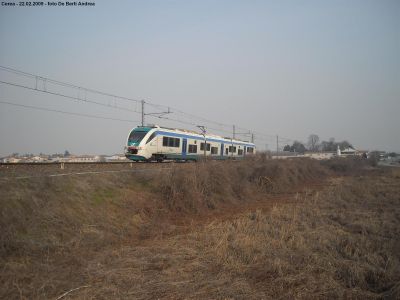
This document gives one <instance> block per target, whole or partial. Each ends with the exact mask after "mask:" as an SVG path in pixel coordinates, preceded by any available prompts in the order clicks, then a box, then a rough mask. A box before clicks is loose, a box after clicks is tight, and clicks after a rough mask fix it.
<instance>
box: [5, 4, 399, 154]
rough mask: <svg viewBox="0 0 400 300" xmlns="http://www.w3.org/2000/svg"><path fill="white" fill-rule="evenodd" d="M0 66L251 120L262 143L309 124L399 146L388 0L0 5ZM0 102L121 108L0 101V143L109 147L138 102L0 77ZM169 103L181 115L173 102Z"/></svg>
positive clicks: (298, 134) (394, 18)
mask: <svg viewBox="0 0 400 300" xmlns="http://www.w3.org/2000/svg"><path fill="white" fill-rule="evenodd" d="M16 2H17V1H16ZM0 65H2V66H7V67H11V68H15V69H18V70H23V71H26V72H30V73H34V74H39V75H42V76H46V77H49V78H53V79H57V80H60V81H64V82H69V83H73V84H76V85H80V86H83V87H88V88H93V89H98V90H101V91H105V92H109V93H114V94H116V95H120V96H126V97H130V98H134V99H139V100H140V99H145V100H146V101H150V102H152V103H157V104H161V105H166V106H171V107H173V108H174V109H179V110H181V111H184V112H188V113H191V114H196V115H199V116H202V117H204V118H207V119H210V120H215V121H217V122H220V123H224V124H235V125H236V126H238V127H242V128H247V129H251V130H254V131H256V132H257V133H256V134H255V139H256V143H257V145H258V147H259V148H260V149H264V148H265V145H266V144H268V147H269V148H270V149H274V148H275V147H276V145H275V143H276V142H275V139H274V137H273V136H274V135H276V134H279V135H280V136H283V137H287V138H291V139H298V140H301V141H306V140H307V137H308V135H309V134H311V133H315V134H318V135H319V136H320V138H321V139H322V140H327V139H329V138H330V137H335V138H336V140H343V139H346V140H348V141H350V142H351V143H353V144H354V146H355V147H356V148H359V149H370V150H373V149H382V150H394V151H400V133H399V128H400V118H399V112H400V1H366V0H360V1H356V0H353V1H244V0H243V1H231V0H229V1H203V0H201V1H200V0H197V1H187V0H185V1H184V0H182V1H99V0H97V1H96V6H95V7H4V6H0ZM0 80H2V81H8V82H15V83H19V84H24V85H28V86H31V87H34V86H35V80H34V79H24V78H22V77H20V76H14V75H12V74H9V73H7V72H4V71H1V70H0ZM40 84H42V85H43V83H41V82H39V89H40V88H42V87H40ZM46 89H47V90H49V91H56V92H62V93H66V94H67V93H68V94H69V95H72V96H74V97H78V96H79V97H83V96H82V94H79V93H81V92H79V91H78V90H73V89H68V90H67V89H65V90H63V89H60V88H59V87H56V86H51V85H50V84H48V85H47V86H46ZM87 96H88V97H92V98H91V99H94V100H96V101H99V102H101V103H104V104H107V105H117V106H120V107H128V108H130V109H131V110H139V109H140V107H137V106H136V104H135V103H130V102H126V101H125V102H124V101H120V100H117V99H110V98H107V97H100V96H99V95H94V94H93V95H87ZM0 101H3V102H4V101H5V102H11V103H18V104H23V105H30V106H36V107H44V108H47V109H53V110H62V111H67V112H78V113H82V114H91V115H96V116H103V117H110V118H119V119H128V120H132V121H133V122H132V123H129V122H120V121H112V120H102V119H92V118H85V117H80V116H72V115H63V114H59V113H54V112H44V111H37V110H32V109H26V108H22V107H14V106H10V105H5V104H2V103H0V156H2V155H7V154H10V153H12V152H19V153H26V152H34V153H39V152H45V153H54V152H63V151H64V150H66V149H68V150H69V151H70V152H73V153H78V154H83V153H108V154H111V153H121V152H122V150H123V146H124V143H125V140H126V136H127V134H128V133H129V130H130V129H131V128H132V127H134V126H135V125H138V124H140V114H138V113H132V112H128V111H122V110H118V109H115V108H111V107H102V106H97V105H92V104H88V103H84V102H82V101H70V100H68V99H66V98H61V97H57V96H54V95H49V94H44V93H40V92H35V91H29V90H23V89H21V88H16V87H12V86H8V85H4V84H0ZM146 109H147V110H148V112H155V111H157V109H156V108H154V107H146ZM174 109H172V111H174ZM175 111H176V110H175ZM168 116H169V117H171V118H179V119H181V120H183V118H184V115H181V114H177V113H176V112H175V113H173V114H170V115H168ZM146 118H147V120H146V122H148V123H157V124H160V125H168V126H176V127H180V128H188V129H193V127H192V126H189V125H184V124H179V123H173V122H168V121H166V120H163V119H154V118H151V117H150V116H147V117H146ZM186 120H189V121H190V122H192V123H195V124H200V125H207V126H209V127H211V128H215V129H224V130H228V131H229V130H230V128H228V127H222V126H219V125H216V124H211V123H207V122H205V121H204V120H203V121H202V120H197V119H195V118H193V117H187V118H186ZM209 131H210V132H215V133H221V134H222V133H223V132H218V131H217V130H211V129H210V130H209ZM238 131H244V130H238ZM260 133H263V134H265V135H260ZM228 134H229V133H224V135H228ZM268 135H271V136H268ZM281 143H283V141H281Z"/></svg>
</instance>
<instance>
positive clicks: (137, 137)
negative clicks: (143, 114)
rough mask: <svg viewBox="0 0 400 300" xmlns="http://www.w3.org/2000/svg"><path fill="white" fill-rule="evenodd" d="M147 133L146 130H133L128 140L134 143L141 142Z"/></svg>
mask: <svg viewBox="0 0 400 300" xmlns="http://www.w3.org/2000/svg"><path fill="white" fill-rule="evenodd" d="M146 133H147V132H145V131H132V132H131V134H130V135H129V138H128V141H129V142H134V143H137V142H140V141H141V140H142V139H143V138H144V136H145V135H146Z"/></svg>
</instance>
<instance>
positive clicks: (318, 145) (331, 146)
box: [283, 134, 353, 153]
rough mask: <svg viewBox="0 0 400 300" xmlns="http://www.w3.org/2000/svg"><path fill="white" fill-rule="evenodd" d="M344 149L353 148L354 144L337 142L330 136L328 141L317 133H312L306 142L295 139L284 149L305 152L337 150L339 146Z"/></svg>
mask: <svg viewBox="0 0 400 300" xmlns="http://www.w3.org/2000/svg"><path fill="white" fill-rule="evenodd" d="M338 146H339V148H340V150H344V149H347V148H353V145H352V144H351V143H349V142H348V141H346V140H345V141H341V142H336V141H335V139H334V138H330V139H329V140H328V141H321V142H320V139H319V136H318V135H316V134H311V135H310V136H309V137H308V141H307V143H306V144H303V143H302V142H299V141H294V142H293V144H292V145H289V144H287V145H285V146H284V147H283V151H287V152H297V153H304V152H306V151H336V150H337V148H338Z"/></svg>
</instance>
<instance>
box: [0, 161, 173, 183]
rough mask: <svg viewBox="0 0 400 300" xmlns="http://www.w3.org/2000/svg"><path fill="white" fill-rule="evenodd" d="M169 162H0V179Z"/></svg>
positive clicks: (136, 169)
mask: <svg viewBox="0 0 400 300" xmlns="http://www.w3.org/2000/svg"><path fill="white" fill-rule="evenodd" d="M170 168H171V165H170V164H169V163H135V162H87V163H86V162H85V163H81V162H64V163H1V164H0V179H2V180H11V179H28V178H37V177H63V176H73V175H89V174H92V175H95V174H107V173H144V172H152V171H156V170H160V169H170Z"/></svg>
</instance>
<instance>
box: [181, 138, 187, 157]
mask: <svg viewBox="0 0 400 300" xmlns="http://www.w3.org/2000/svg"><path fill="white" fill-rule="evenodd" d="M186 149H187V139H182V156H186Z"/></svg>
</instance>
